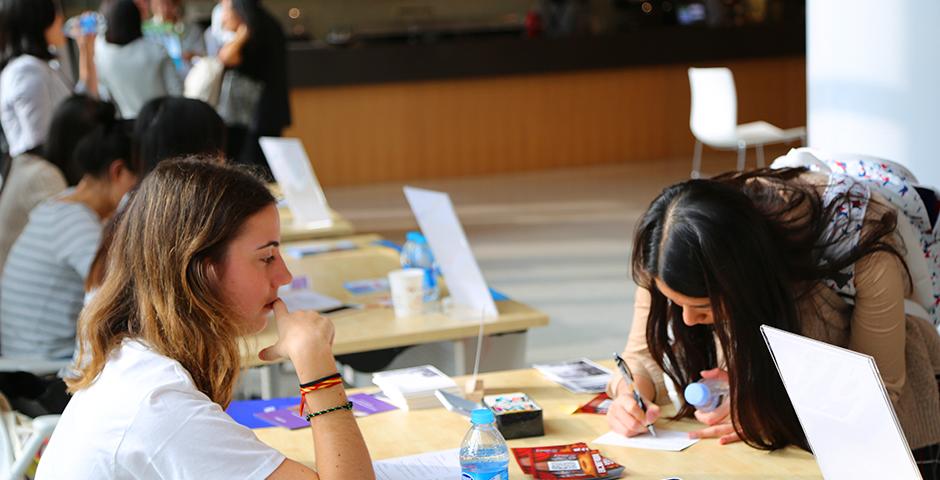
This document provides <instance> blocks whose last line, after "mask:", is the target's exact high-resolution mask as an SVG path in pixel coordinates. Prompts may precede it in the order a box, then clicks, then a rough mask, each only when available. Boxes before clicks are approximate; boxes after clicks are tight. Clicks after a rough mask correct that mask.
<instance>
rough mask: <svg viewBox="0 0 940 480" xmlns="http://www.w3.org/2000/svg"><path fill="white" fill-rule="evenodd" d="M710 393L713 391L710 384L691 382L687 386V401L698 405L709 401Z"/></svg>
mask: <svg viewBox="0 0 940 480" xmlns="http://www.w3.org/2000/svg"><path fill="white" fill-rule="evenodd" d="M710 395H711V392H710V391H709V390H708V386H706V385H704V384H701V383H698V382H695V383H690V384H689V385H688V386H686V387H685V401H686V402H689V403H690V404H692V405H695V406H696V407H700V406H702V405H705V404H706V403H708V397H709V396H710Z"/></svg>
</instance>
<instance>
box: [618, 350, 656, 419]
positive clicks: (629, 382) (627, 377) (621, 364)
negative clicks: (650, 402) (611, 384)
mask: <svg viewBox="0 0 940 480" xmlns="http://www.w3.org/2000/svg"><path fill="white" fill-rule="evenodd" d="M614 361H615V362H617V369H618V370H620V375H621V376H622V377H623V381H624V382H625V383H626V386H628V387H630V388H631V389H633V400H635V401H636V404H637V405H639V406H640V409H641V410H643V413H646V402H644V401H643V396H642V395H640V391H639V390H638V389H637V388H636V385H634V382H633V375H632V374H630V370H629V369H628V368H627V362H625V361H624V360H623V358H622V357H621V356H620V355H619V354H617V353H615V354H614ZM646 430H648V431H649V432H650V435H652V436H654V437H655V436H656V429H655V428H653V424H652V423H647V424H646Z"/></svg>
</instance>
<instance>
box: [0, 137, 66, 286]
mask: <svg viewBox="0 0 940 480" xmlns="http://www.w3.org/2000/svg"><path fill="white" fill-rule="evenodd" d="M8 176H9V179H6V178H5V179H3V181H4V182H9V183H8V184H7V185H6V187H5V188H4V189H3V194H2V195H0V272H2V271H3V265H5V264H6V261H7V255H8V254H9V253H10V249H11V248H12V247H13V242H15V241H16V238H17V237H19V236H20V233H22V232H23V228H25V227H26V221H27V220H29V212H31V211H32V210H33V208H34V207H35V206H36V205H39V202H42V201H43V200H46V199H47V198H51V197H52V196H54V195H55V194H57V193H59V192H61V191H63V190H65V187H66V183H65V177H64V176H63V175H62V172H61V171H60V170H59V169H58V168H57V167H56V166H55V165H53V164H52V163H49V162H48V161H47V160H45V159H43V158H41V157H37V156H35V155H30V154H23V155H19V156H16V157H14V158H13V165H12V166H11V167H10V174H9V175H8Z"/></svg>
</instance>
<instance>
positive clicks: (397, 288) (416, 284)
mask: <svg viewBox="0 0 940 480" xmlns="http://www.w3.org/2000/svg"><path fill="white" fill-rule="evenodd" d="M388 285H389V287H390V288H391V291H392V306H393V307H394V308H395V316H396V317H398V318H405V317H411V316H414V315H421V313H422V312H423V310H424V270H422V269H420V268H405V269H402V270H395V271H392V272H389V274H388Z"/></svg>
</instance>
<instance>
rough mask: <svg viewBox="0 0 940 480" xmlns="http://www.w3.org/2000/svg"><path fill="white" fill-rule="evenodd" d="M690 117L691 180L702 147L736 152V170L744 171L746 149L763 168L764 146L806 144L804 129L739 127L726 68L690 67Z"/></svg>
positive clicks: (698, 167)
mask: <svg viewBox="0 0 940 480" xmlns="http://www.w3.org/2000/svg"><path fill="white" fill-rule="evenodd" d="M689 85H690V86H691V88H692V114H691V115H690V117H689V126H690V127H691V128H692V135H694V136H695V156H693V157H692V178H699V176H700V170H701V168H702V145H703V144H704V145H708V146H709V147H711V148H714V149H716V150H737V151H738V171H741V170H744V162H745V159H746V156H747V148H748V147H756V149H757V166H758V167H763V166H764V145H770V144H774V143H785V142H792V141H795V140H799V141H800V142H801V144H805V143H806V128H805V127H797V128H790V129H786V130H783V129H780V128H777V127H775V126H774V125H771V124H769V123H767V122H751V123H745V124H743V125H738V98H737V92H736V91H735V87H734V77H733V76H732V75H731V70H729V69H727V68H690V69H689Z"/></svg>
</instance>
